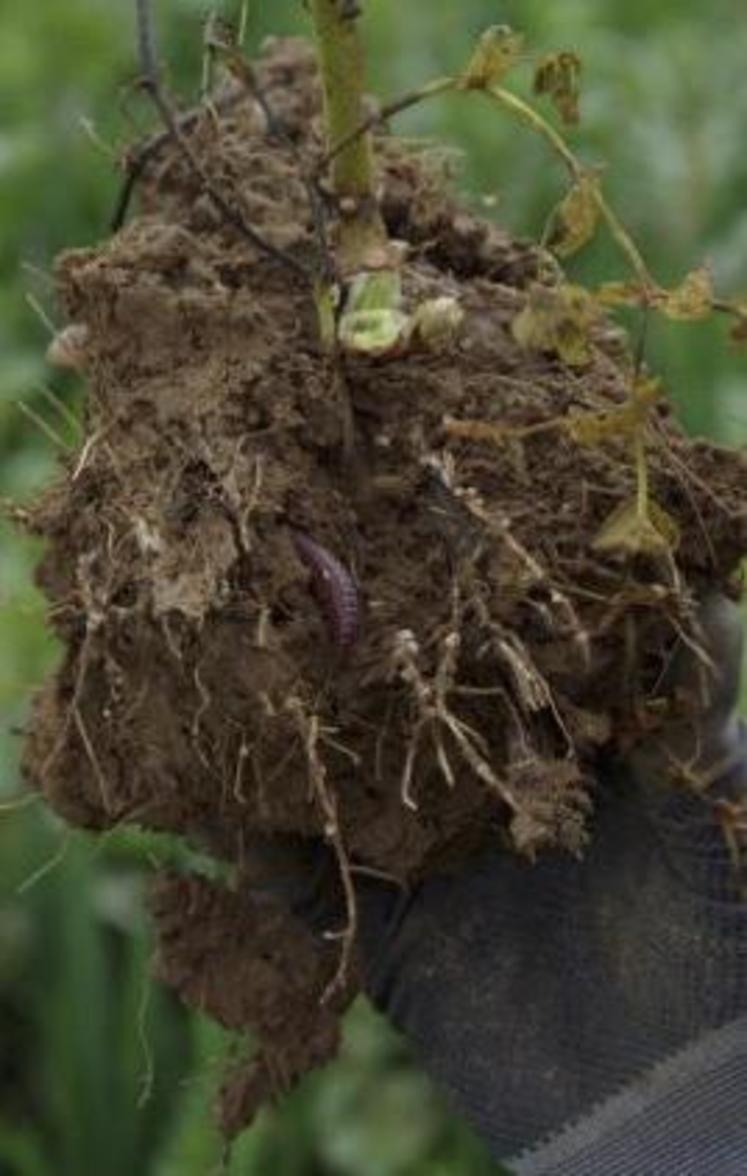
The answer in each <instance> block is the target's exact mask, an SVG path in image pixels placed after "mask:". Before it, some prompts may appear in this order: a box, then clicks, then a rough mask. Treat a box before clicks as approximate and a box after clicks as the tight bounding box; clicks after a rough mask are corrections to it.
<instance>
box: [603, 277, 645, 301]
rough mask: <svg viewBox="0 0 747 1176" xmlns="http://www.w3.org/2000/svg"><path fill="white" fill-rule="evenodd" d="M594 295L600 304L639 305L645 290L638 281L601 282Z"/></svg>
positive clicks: (643, 297)
mask: <svg viewBox="0 0 747 1176" xmlns="http://www.w3.org/2000/svg"><path fill="white" fill-rule="evenodd" d="M594 297H595V298H596V300H597V302H599V303H600V304H601V305H602V306H639V305H640V304H641V303H642V302H644V301H645V292H644V289H643V287H642V286H641V285H640V283H639V282H603V283H602V285H601V286H599V287H598V288H597V290H596V291H595V292H594Z"/></svg>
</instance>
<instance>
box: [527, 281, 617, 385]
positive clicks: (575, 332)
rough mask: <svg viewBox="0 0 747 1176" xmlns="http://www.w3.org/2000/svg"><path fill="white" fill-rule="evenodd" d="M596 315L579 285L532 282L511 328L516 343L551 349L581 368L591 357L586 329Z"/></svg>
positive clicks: (589, 298) (590, 299)
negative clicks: (525, 300) (544, 284)
mask: <svg viewBox="0 0 747 1176" xmlns="http://www.w3.org/2000/svg"><path fill="white" fill-rule="evenodd" d="M598 317H599V311H598V308H597V307H596V306H595V304H594V301H593V299H592V298H591V296H590V295H589V294H588V292H587V291H586V290H584V289H583V288H582V287H581V286H572V285H570V284H569V283H566V284H564V285H561V286H554V287H548V286H540V285H537V284H535V285H533V286H530V288H529V295H528V298H527V302H526V305H525V306H524V308H523V310H521V311H520V312H519V314H518V315H517V316H516V318H515V319H514V321H513V323H512V324H511V330H512V333H513V336H514V338H515V339H516V342H517V343H519V344H520V346H522V347H526V348H528V349H530V350H532V351H554V352H555V353H556V354H557V355H558V356H559V358H560V359H562V360H563V361H564V362H565V363H567V364H569V365H570V366H571V367H583V366H584V365H585V364H587V363H589V362H590V360H591V347H590V343H589V332H590V329H591V327H592V325H593V324H594V323H595V322H596V320H597V318H598Z"/></svg>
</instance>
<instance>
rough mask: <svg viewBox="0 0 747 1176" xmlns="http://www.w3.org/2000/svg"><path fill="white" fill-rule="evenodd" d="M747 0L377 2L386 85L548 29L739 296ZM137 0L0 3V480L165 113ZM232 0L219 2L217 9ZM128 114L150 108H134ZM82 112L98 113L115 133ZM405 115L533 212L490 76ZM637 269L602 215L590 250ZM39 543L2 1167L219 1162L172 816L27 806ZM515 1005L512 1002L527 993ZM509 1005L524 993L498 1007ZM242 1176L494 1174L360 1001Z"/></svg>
mask: <svg viewBox="0 0 747 1176" xmlns="http://www.w3.org/2000/svg"><path fill="white" fill-rule="evenodd" d="M743 2H744V0H711V3H710V4H708V5H705V4H703V3H702V0H657V3H656V4H655V5H653V4H651V2H650V0H555V2H554V3H550V4H548V3H547V0H506V2H505V3H502V4H498V3H494V2H493V0H419V2H416V0H411V2H410V3H401V0H365V5H364V6H365V7H366V9H367V10H368V14H367V20H366V30H367V37H368V42H369V46H370V67H371V84H372V88H374V89H377V90H378V91H379V92H380V93H383V94H393V93H396V92H399V91H400V90H402V89H405V88H409V87H410V86H412V85H414V84H416V83H418V82H419V81H421V80H425V79H427V78H430V77H433V76H435V75H437V74H439V73H442V72H444V71H448V70H451V69H455V68H458V67H459V65H460V64H461V63H462V62H463V61H464V60H465V58H466V55H467V53H468V46H469V45H470V44H471V42H472V41H473V39H474V37H475V35H476V34H477V33H478V32H479V31H480V30H481V29H482V28H483V27H484V26H485V25H486V24H489V23H493V22H496V21H500V22H504V21H506V22H509V23H511V24H512V25H514V27H517V28H522V29H523V30H524V31H525V32H526V33H527V34H528V38H529V41H530V44H531V45H532V46H535V47H536V48H537V49H538V50H549V49H554V48H569V47H571V48H575V49H576V50H577V51H578V52H579V53H580V54H581V55H582V57H583V59H584V62H585V76H584V82H585V97H584V102H583V116H584V117H583V122H582V126H581V128H580V129H579V130H578V131H577V132H574V136H573V137H574V140H575V143H576V145H577V147H578V149H579V150H580V151H581V153H582V154H583V155H584V156H585V157H586V158H588V159H589V160H600V161H606V163H607V164H608V180H607V182H608V186H609V190H610V192H611V194H612V195H613V197H614V202H615V205H616V207H617V209H618V211H619V212H621V213H622V215H623V218H624V219H625V221H626V222H627V224H628V225H629V227H630V228H631V229H632V230H633V233H634V235H635V237H636V238H637V240H638V241H639V243H640V244H641V245H642V247H643V250H644V253H645V255H646V256H647V258H648V260H649V262H650V264H651V266H652V268H653V269H654V271H655V272H657V273H658V274H660V275H661V276H662V277H663V278H664V279H672V280H674V279H676V278H677V276H679V275H682V274H684V273H685V272H686V271H687V270H688V269H690V268H692V267H693V266H694V265H696V264H698V263H699V262H700V261H701V260H702V259H703V258H704V257H707V258H708V259H709V260H710V262H711V263H712V265H713V268H714V271H715V274H716V278H717V283H718V286H719V288H720V289H721V290H722V291H723V292H724V293H731V294H734V293H737V292H740V291H741V292H744V291H747V152H745V143H746V142H747V87H745V85H744V62H745V60H747V22H745V20H744V10H743ZM207 6H208V4H207V0H204V2H203V0H199V2H196V0H160V3H159V2H158V0H155V4H154V7H155V8H156V10H157V12H158V16H159V24H160V28H161V35H162V46H163V47H164V55H167V56H168V60H169V68H170V76H171V80H172V83H173V85H174V87H175V88H176V89H178V90H179V91H180V92H181V93H182V94H183V95H184V96H185V97H186V98H189V96H190V95H194V94H195V93H196V89H197V84H198V78H199V70H200V36H201V34H200V27H201V20H202V18H203V17H204V15H205V9H206V7H207ZM133 7H134V5H133V3H132V2H131V0H64V2H63V0H28V2H27V3H25V4H20V3H18V0H0V495H2V496H3V497H6V498H10V499H13V500H21V501H22V500H23V499H25V498H26V497H28V496H29V495H32V494H33V493H34V492H35V491H36V490H37V489H38V488H39V487H40V486H42V485H43V484H44V482H45V481H46V480H47V479H48V478H50V476H51V475H52V473H53V471H54V465H55V460H56V456H57V453H58V445H57V443H56V442H54V441H52V440H51V439H50V437H49V436H47V435H46V434H45V433H43V432H42V431H41V430H40V429H39V428H38V427H36V426H34V424H33V423H32V422H31V421H30V420H29V418H28V416H27V415H24V413H23V411H22V410H21V409H20V408H19V404H24V405H26V406H27V408H30V409H31V410H32V411H33V412H35V413H37V414H39V415H40V416H41V417H43V418H44V419H45V420H46V421H47V422H48V423H49V424H51V425H52V427H53V429H54V431H55V432H56V433H58V434H59V435H60V440H61V441H62V442H63V443H64V444H66V445H74V444H76V443H77V442H76V435H75V428H74V425H73V424H71V423H70V422H69V421H68V420H66V419H65V418H64V417H63V416H60V415H59V414H57V415H55V411H54V409H53V408H52V407H51V406H50V402H49V400H48V399H47V398H45V395H44V392H43V391H42V389H43V388H44V387H47V388H52V389H53V390H54V393H55V394H56V395H57V396H58V397H59V398H60V399H62V400H63V401H64V402H65V403H66V404H67V405H69V406H70V407H71V408H72V409H73V411H77V409H78V408H79V404H80V400H81V395H82V390H81V388H80V387H79V386H78V385H76V384H75V382H74V381H71V380H68V379H61V378H60V377H59V376H58V375H57V374H53V373H51V372H50V371H48V370H47V369H46V368H45V365H44V361H43V354H44V350H45V345H46V341H47V337H48V333H47V330H46V329H45V327H44V325H43V323H42V322H41V321H40V319H39V317H38V315H37V314H35V313H34V312H33V311H32V309H31V307H30V306H29V303H28V301H27V300H26V298H25V296H26V295H27V294H29V293H30V294H32V295H33V297H34V298H35V299H36V300H37V301H38V303H39V304H41V305H42V306H43V307H44V308H45V310H46V312H47V313H48V314H49V315H50V316H51V317H52V318H53V319H54V318H55V316H56V313H57V312H56V310H55V305H54V292H53V288H52V283H51V279H50V277H49V274H50V266H51V262H52V258H53V257H54V255H55V254H56V253H57V251H58V250H59V249H61V248H62V247H64V246H68V245H82V244H87V243H90V242H94V241H96V240H97V239H98V238H100V237H102V236H103V235H104V234H105V232H106V223H107V219H108V216H109V214H110V211H111V209H112V205H113V200H114V196H115V192H116V189H117V176H116V172H115V168H114V166H113V159H112V152H113V153H114V154H115V155H116V153H117V152H119V151H120V150H121V148H122V147H123V146H124V145H125V144H126V143H127V142H129V141H130V140H131V139H132V138H133V137H135V136H136V134H137V128H144V127H147V126H149V125H151V123H152V119H151V116H150V114H149V112H148V111H147V110H146V108H145V107H144V105H143V104H142V102H139V101H137V100H132V99H131V100H130V102H129V103H128V104H127V113H125V111H124V108H123V106H122V97H123V94H124V93H125V92H126V87H127V83H128V82H129V81H130V80H131V79H132V77H133V75H134V73H135V72H136V71H135V66H134V50H133V45H134V38H133V30H132V8H133ZM230 14H231V7H230V6H229V5H228V4H227V5H226V15H230ZM250 18H251V20H250V26H251V27H250V32H249V36H250V40H251V43H252V44H253V45H257V44H258V43H259V42H260V41H261V39H262V37H263V36H264V35H266V34H267V33H269V32H276V33H283V32H296V31H299V30H303V28H304V24H305V18H304V14H303V10H302V5H301V3H300V0H266V2H265V3H262V2H261V0H253V2H252V3H251V4H250ZM131 120H134V123H133V121H131ZM85 127H88V128H95V132H96V135H97V136H98V140H99V145H98V146H97V145H96V143H94V142H93V141H92V137H91V135H90V134H87V133H86V132H85ZM404 129H405V130H406V132H407V133H408V134H412V135H419V136H420V135H432V134H436V133H437V134H438V135H439V136H440V137H442V139H444V140H445V141H446V142H447V143H448V144H450V145H451V146H452V147H454V149H455V150H458V151H460V152H462V153H463V157H462V170H461V183H462V186H463V188H464V190H465V192H466V193H467V195H468V198H469V199H471V200H472V201H474V202H476V203H479V202H480V201H481V200H483V199H484V198H487V199H486V200H485V207H486V208H490V214H491V215H495V216H497V217H498V218H499V219H501V220H503V221H504V222H506V223H508V224H509V225H510V226H511V227H512V228H514V229H515V230H516V231H517V232H520V233H524V234H530V235H535V236H536V235H537V234H539V233H540V232H541V230H542V227H543V225H544V222H545V218H546V216H547V213H548V210H549V209H550V208H551V206H552V204H553V202H554V201H555V200H556V199H557V197H558V195H559V193H560V192H561V190H562V184H563V177H562V175H561V174H560V173H559V170H558V166H557V164H556V163H555V162H554V161H553V160H552V159H550V157H549V156H548V154H547V152H546V150H545V148H544V146H543V145H542V144H541V143H539V142H535V141H533V140H532V139H531V137H530V136H529V135H528V133H527V132H526V131H524V130H520V129H518V128H516V127H512V126H510V125H508V124H507V123H506V122H503V121H502V120H501V119H500V118H499V117H498V116H497V115H496V114H495V112H494V111H492V110H490V109H488V108H487V107H485V108H483V107H482V106H481V104H480V103H479V102H478V101H460V100H457V99H453V98H452V99H449V100H443V101H442V102H441V103H440V104H433V105H432V106H429V107H427V108H423V109H422V110H420V111H417V112H415V113H413V114H411V115H410V116H409V117H408V119H407V121H406V122H405V123H404ZM573 270H574V272H575V273H576V274H577V275H578V276H580V277H581V278H584V279H588V278H597V279H598V278H601V277H605V278H612V277H617V276H621V271H620V266H619V261H618V259H617V258H616V256H615V255H614V253H613V252H612V250H611V249H610V248H609V246H608V245H607V244H605V242H604V240H600V241H599V242H598V243H596V244H595V245H594V246H593V247H591V248H590V249H588V250H587V251H586V252H585V253H584V255H583V258H582V259H580V260H579V261H578V262H575V263H574V265H573ZM647 348H648V356H649V359H650V360H651V362H652V363H654V364H655V365H656V366H658V367H659V368H660V369H661V370H663V371H664V372H665V374H666V376H667V379H668V382H669V385H670V388H671V390H672V393H673V395H674V396H675V397H676V399H677V402H678V404H679V405H680V408H681V413H682V417H683V419H684V420H685V422H686V424H687V426H688V427H689V428H691V429H692V430H694V431H697V432H701V433H706V434H709V435H711V436H713V437H716V438H717V439H719V440H723V441H730V442H731V443H734V444H744V443H745V441H747V395H746V394H745V390H746V389H747V359H745V353H744V352H743V353H742V355H741V357H740V356H739V355H738V354H737V353H735V352H734V351H733V350H730V349H729V347H728V345H727V343H726V339H725V328H724V326H723V325H722V324H720V323H713V324H707V325H696V326H691V327H682V326H678V325H676V324H665V323H659V322H656V323H655V324H653V325H652V328H651V330H650V332H649V338H648V343H647ZM36 556H37V551H36V550H35V547H34V545H33V544H30V543H28V542H26V541H22V540H21V539H19V538H18V537H17V536H15V535H13V533H12V531H11V529H10V528H9V527H8V526H7V525H6V524H5V523H0V709H1V710H2V716H3V721H2V725H1V726H0V806H2V804H3V802H5V803H6V804H7V802H9V801H10V802H11V803H10V805H8V807H7V809H6V810H5V811H2V809H1V808H0V1176H6V1174H7V1176H119V1174H120V1173H121V1174H122V1176H125V1174H128V1176H129V1174H132V1173H137V1174H138V1176H140V1174H142V1176H203V1174H205V1173H208V1172H212V1171H218V1170H219V1169H220V1153H219V1147H218V1141H217V1140H216V1138H215V1135H214V1133H213V1131H212V1127H211V1125H210V1119H209V1114H208V1106H209V1103H210V1100H211V1097H212V1093H213V1091H214V1089H215V1083H216V1081H217V1078H218V1075H219V1072H220V1064H221V1059H222V1058H223V1057H224V1056H225V1054H226V1051H227V1050H230V1042H227V1041H226V1040H225V1039H224V1038H223V1037H222V1035H221V1034H220V1033H219V1032H218V1031H217V1030H216V1029H215V1028H214V1027H212V1026H210V1025H209V1024H207V1023H205V1022H204V1021H201V1020H200V1019H198V1018H195V1017H188V1016H187V1015H186V1014H185V1013H184V1012H183V1011H182V1010H181V1009H180V1008H179V1007H178V1006H177V1005H176V1003H175V1002H174V1001H173V1000H172V999H171V997H170V996H169V994H167V993H164V992H163V991H161V990H160V989H158V988H157V987H156V986H153V985H151V984H150V983H149V982H148V981H147V980H146V979H144V977H145V976H146V972H147V961H148V957H149V953H150V944H149V940H148V934H147V928H146V926H145V923H144V919H143V916H142V907H141V901H142V889H143V879H144V876H145V875H146V873H147V869H148V866H149V863H150V862H151V861H152V860H153V859H154V858H155V859H157V860H163V859H164V858H173V856H174V854H175V853H178V850H177V849H175V847H173V846H170V845H168V844H167V843H166V842H164V840H163V839H156V838H148V837H144V836H141V835H135V834H132V833H118V834H116V835H113V836H110V837H108V838H106V839H104V840H103V841H95V840H93V839H90V838H88V837H86V836H85V835H82V834H77V833H75V834H69V833H67V832H66V831H65V830H64V829H63V828H62V827H61V825H60V824H59V823H58V822H57V821H56V820H54V819H53V818H52V817H50V816H49V814H46V813H44V812H43V811H41V808H40V806H38V805H36V804H34V803H29V804H27V805H26V807H21V808H19V807H17V806H16V804H15V801H14V798H16V797H17V796H18V788H19V785H18V779H17V761H18V742H19V740H18V737H17V734H18V729H19V728H20V726H21V725H22V723H23V718H24V714H25V707H26V700H27V698H28V695H29V692H30V690H31V689H32V688H33V686H34V684H35V683H38V682H39V681H40V679H41V677H42V675H43V674H44V672H45V670H46V668H47V667H48V666H49V665H50V662H51V659H53V657H54V652H55V651H54V648H53V644H52V642H51V640H50V638H49V636H48V634H47V633H46V631H45V629H44V625H43V605H42V602H41V600H40V599H39V597H38V595H37V594H36V593H35V591H34V589H33V587H32V580H31V577H32V569H33V564H34V560H35V558H36ZM515 1012H516V1014H517V1015H520V1013H521V1010H520V1009H517V1010H515ZM506 1015H507V1016H511V1015H514V1010H511V1009H507V1010H506ZM227 1170H230V1172H231V1173H233V1174H238V1173H251V1174H253V1176H265V1174H266V1173H272V1174H273V1176H312V1174H314V1176H322V1174H329V1176H416V1174H417V1176H479V1174H480V1173H483V1172H488V1171H490V1170H491V1167H490V1165H489V1164H488V1162H487V1160H486V1159H485V1157H484V1155H483V1153H482V1151H481V1149H480V1147H479V1145H478V1144H477V1143H476V1141H474V1140H473V1139H472V1138H471V1137H470V1136H469V1134H468V1133H467V1132H466V1130H465V1129H463V1128H462V1127H460V1126H459V1125H458V1124H455V1123H454V1122H453V1121H452V1120H451V1119H450V1118H449V1116H448V1115H447V1113H446V1112H445V1111H444V1109H443V1107H442V1105H441V1103H440V1101H439V1099H438V1097H437V1095H436V1094H435V1093H434V1091H433V1090H432V1088H431V1087H430V1085H429V1083H428V1082H427V1080H426V1079H425V1078H424V1076H423V1075H422V1074H420V1073H419V1072H418V1070H417V1069H416V1068H415V1067H414V1066H413V1065H412V1063H411V1062H410V1061H409V1060H408V1057H407V1054H406V1051H405V1049H404V1047H403V1045H402V1044H401V1043H400V1042H399V1041H398V1040H397V1039H396V1037H395V1036H394V1035H393V1034H392V1033H391V1031H389V1030H388V1029H387V1028H386V1027H385V1026H384V1025H383V1024H382V1023H381V1021H380V1020H379V1019H378V1018H376V1017H375V1015H374V1014H373V1013H372V1012H371V1011H370V1010H369V1009H368V1008H367V1007H365V1006H363V1005H361V1006H360V1007H358V1008H357V1009H356V1010H355V1011H354V1014H353V1015H352V1016H351V1018H350V1019H349V1024H348V1033H347V1045H346V1050H345V1054H344V1057H343V1058H342V1059H341V1060H340V1061H339V1062H338V1063H336V1064H335V1065H334V1066H332V1067H330V1068H329V1069H328V1071H327V1072H325V1073H324V1074H320V1075H316V1076H314V1077H313V1078H312V1079H310V1080H309V1081H308V1082H307V1083H306V1084H305V1085H304V1087H303V1089H302V1090H301V1091H299V1093H298V1094H297V1095H295V1096H294V1097H293V1098H291V1099H290V1100H289V1101H288V1103H287V1104H286V1105H285V1106H284V1107H283V1109H282V1110H280V1111H278V1112H274V1113H270V1114H266V1115H265V1116H264V1117H263V1119H262V1121H261V1122H260V1123H259V1125H258V1126H257V1127H255V1128H254V1129H253V1130H252V1131H251V1132H249V1133H247V1134H246V1135H245V1136H244V1137H243V1139H242V1140H241V1142H240V1144H239V1145H238V1147H237V1148H236V1150H235V1154H234V1156H233V1158H232V1160H231V1161H230V1165H229V1168H228V1169H227Z"/></svg>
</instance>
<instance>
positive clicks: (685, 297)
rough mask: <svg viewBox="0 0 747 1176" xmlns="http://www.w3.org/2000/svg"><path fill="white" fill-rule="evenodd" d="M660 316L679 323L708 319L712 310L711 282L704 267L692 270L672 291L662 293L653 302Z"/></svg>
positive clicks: (708, 273)
mask: <svg viewBox="0 0 747 1176" xmlns="http://www.w3.org/2000/svg"><path fill="white" fill-rule="evenodd" d="M655 305H656V306H658V308H659V310H661V312H662V314H665V315H666V316H667V318H670V319H677V320H678V321H681V322H694V321H696V320H697V319H704V318H708V316H709V315H710V313H711V311H712V310H713V282H712V280H711V275H710V272H709V270H708V268H707V267H706V266H704V265H701V266H699V267H698V269H695V270H692V272H691V273H689V274H688V275H687V276H686V277H685V278H684V279H683V281H682V282H681V283H680V285H679V286H677V287H676V288H675V289H674V290H664V291H662V297H661V298H660V299H659V298H657V299H656V300H655Z"/></svg>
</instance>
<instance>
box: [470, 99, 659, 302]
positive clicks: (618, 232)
mask: <svg viewBox="0 0 747 1176" xmlns="http://www.w3.org/2000/svg"><path fill="white" fill-rule="evenodd" d="M484 93H486V94H487V95H488V97H490V98H492V99H493V101H494V102H498V103H499V104H500V105H501V106H503V107H505V108H506V109H507V110H510V111H511V112H512V114H515V115H517V116H518V117H519V118H520V119H521V120H522V122H525V123H527V124H528V125H529V126H530V127H531V128H532V130H533V131H536V132H537V133H538V134H539V135H542V136H543V138H545V139H547V141H548V142H549V144H550V146H551V147H552V148H553V150H554V151H555V153H556V154H557V155H558V156H559V157H560V158H561V159H562V161H563V163H564V164H565V166H566V167H567V168H568V171H569V172H570V174H571V177H572V179H574V180H575V181H576V183H577V184H578V183H581V182H582V180H583V179H584V177H585V175H586V174H587V173H586V170H585V168H584V166H583V164H581V163H579V161H578V159H576V156H575V155H574V154H573V152H572V151H571V149H570V148H569V147H568V145H567V144H566V142H565V139H564V138H563V137H562V135H559V134H558V132H557V131H556V130H555V128H554V127H553V126H551V125H550V123H548V122H547V121H546V120H545V119H544V118H543V117H542V115H541V114H539V113H538V112H537V111H536V110H535V109H534V108H533V107H532V106H529V104H528V103H526V102H524V101H523V99H521V98H519V97H518V96H517V95H516V94H513V93H511V91H510V90H504V89H503V87H502V86H487V87H486V88H485V90H484ZM593 194H594V201H595V203H596V206H597V208H598V210H599V214H600V216H601V217H602V219H603V220H604V221H605V222H606V224H607V227H608V228H609V230H610V232H611V233H612V236H613V237H614V239H615V241H616V243H617V245H618V247H619V248H620V250H621V251H622V253H624V254H625V256H626V257H627V259H628V262H629V264H630V267H631V269H632V270H633V272H634V273H635V275H636V277H637V278H638V281H639V282H640V283H641V286H642V287H643V289H644V291H647V290H656V289H658V284H657V282H656V280H655V279H654V278H653V276H652V274H651V272H650V271H649V269H648V266H647V265H646V263H645V261H644V260H643V258H642V257H641V254H640V252H639V250H638V248H637V246H636V245H635V243H634V241H633V239H632V237H631V236H630V233H629V232H628V231H627V229H626V228H625V226H624V225H623V224H622V222H621V221H620V219H619V217H618V216H617V214H616V213H615V212H613V210H612V209H611V208H610V206H609V204H608V203H607V201H606V200H605V198H604V196H603V195H602V191H601V188H599V187H598V186H597V185H595V186H594V188H593Z"/></svg>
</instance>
